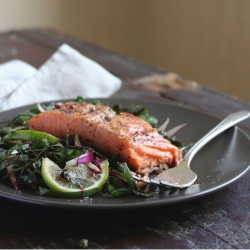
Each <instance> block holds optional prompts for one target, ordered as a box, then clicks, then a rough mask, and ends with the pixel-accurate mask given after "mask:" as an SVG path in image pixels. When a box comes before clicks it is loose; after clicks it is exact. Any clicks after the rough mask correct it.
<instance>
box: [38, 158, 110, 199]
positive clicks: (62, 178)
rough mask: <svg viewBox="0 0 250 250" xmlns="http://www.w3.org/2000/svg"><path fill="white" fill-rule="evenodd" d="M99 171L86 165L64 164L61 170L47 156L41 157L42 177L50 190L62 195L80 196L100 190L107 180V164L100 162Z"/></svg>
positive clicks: (89, 194)
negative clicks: (94, 170)
mask: <svg viewBox="0 0 250 250" xmlns="http://www.w3.org/2000/svg"><path fill="white" fill-rule="evenodd" d="M100 166H101V173H100V174H96V173H94V172H92V171H91V169H89V168H88V166H86V165H77V166H66V167H65V168H64V169H63V170H62V169H61V168H60V167H59V166H58V165H57V164H55V163H54V162H53V161H51V160H50V159H49V158H43V159H42V177H43V180H44V182H45V183H46V185H47V186H48V187H49V189H50V190H52V191H55V192H59V193H60V194H61V196H62V197H67V198H81V197H87V196H92V195H93V194H95V193H98V192H100V191H101V189H102V187H103V186H104V185H105V183H106V182H107V180H108V176H109V164H108V161H107V160H105V161H103V162H102V163H101V164H100Z"/></svg>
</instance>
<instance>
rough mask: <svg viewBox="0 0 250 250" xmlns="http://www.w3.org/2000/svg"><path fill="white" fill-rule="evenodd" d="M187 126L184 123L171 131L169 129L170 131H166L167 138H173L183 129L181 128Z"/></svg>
mask: <svg viewBox="0 0 250 250" xmlns="http://www.w3.org/2000/svg"><path fill="white" fill-rule="evenodd" d="M186 125H187V124H186V123H185V124H181V125H179V126H177V127H174V128H172V129H170V130H168V131H167V132H166V133H167V136H168V137H169V138H171V137H173V136H174V135H175V134H176V133H177V132H178V131H179V130H180V129H181V128H183V127H185V126H186Z"/></svg>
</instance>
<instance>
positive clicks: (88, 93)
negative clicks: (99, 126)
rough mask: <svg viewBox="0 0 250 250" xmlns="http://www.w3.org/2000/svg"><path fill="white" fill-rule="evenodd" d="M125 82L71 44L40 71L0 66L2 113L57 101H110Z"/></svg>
mask: <svg viewBox="0 0 250 250" xmlns="http://www.w3.org/2000/svg"><path fill="white" fill-rule="evenodd" d="M121 84H122V82H121V80H120V79H119V78H117V77H115V76H114V75H112V74H111V73H109V72H108V71H107V70H106V69H104V68H103V67H102V66H101V65H99V64H98V63H96V62H94V61H93V60H91V59H89V58H87V57H85V56H83V55H82V54H81V53H79V52H78V51H76V50H75V49H73V48H72V47H70V46H69V45H67V44H63V45H61V46H60V47H59V49H58V50H57V51H56V52H55V53H54V54H53V55H52V56H51V57H50V58H49V59H48V60H47V61H46V62H45V63H44V64H43V65H42V66H41V67H40V68H39V69H38V70H37V69H35V68H34V67H32V66H31V65H29V64H27V63H25V62H23V61H20V60H12V61H9V62H7V63H4V64H1V65H0V111H6V110H8V109H13V108H16V107H20V106H24V105H28V104H34V103H40V102H50V101H55V100H64V99H72V100H73V99H75V98H76V97H77V96H82V97H84V98H107V97H110V96H111V95H112V94H114V93H115V92H116V91H118V90H119V88H120V87H121Z"/></svg>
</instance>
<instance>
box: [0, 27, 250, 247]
mask: <svg viewBox="0 0 250 250" xmlns="http://www.w3.org/2000/svg"><path fill="white" fill-rule="evenodd" d="M63 43H67V44H69V45H70V46H72V47H73V48H75V49H77V50H78V51H79V52H81V53H82V54H84V55H86V56H87V57H89V58H92V59H93V60H95V61H96V62H98V63H99V64H101V65H102V66H103V67H105V68H106V69H107V70H108V71H110V72H111V73H113V74H114V75H116V76H118V77H119V78H121V79H122V80H123V86H122V89H121V90H120V91H119V92H118V93H116V94H115V95H114V96H115V97H119V98H120V97H130V98H135V99H146V100H152V101H158V102H164V103H178V104H180V103H181V104H183V105H185V106H187V107H191V108H193V109H197V110H200V111H203V112H206V113H208V114H211V115H214V116H217V117H219V118H224V117H225V116H226V115H227V114H229V113H231V112H233V111H237V110H250V104H249V103H247V102H244V101H242V100H239V99H237V98H234V97H231V96H229V95H226V94H224V93H221V92H218V91H217V90H215V89H212V88H209V87H207V86H200V85H198V84H196V83H194V82H190V81H187V80H184V79H181V78H180V77H179V76H177V75H175V74H171V73H168V72H166V71H164V70H161V69H158V68H155V67H152V66H150V65H146V64H144V63H142V62H138V61H135V60H133V59H131V58H127V57H124V56H122V55H119V54H116V53H113V52H112V51H108V50H106V49H103V48H101V47H98V46H96V45H93V44H90V43H87V42H85V41H82V40H79V39H76V38H73V37H71V36H68V35H65V34H63V33H61V32H58V31H55V30H50V29H34V30H23V31H12V32H9V33H5V34H1V35H0V63H3V62H6V61H8V60H11V59H21V60H24V61H26V62H27V63H30V64H31V65H33V66H35V67H39V66H41V65H42V64H43V63H44V62H45V61H46V60H47V59H48V58H49V57H50V56H51V55H52V53H54V52H55V51H56V49H57V48H58V47H59V46H60V45H61V44H63ZM241 128H242V129H243V130H244V131H245V132H246V133H247V134H248V135H249V134H250V122H249V120H248V121H245V122H243V123H241ZM249 178H250V172H247V173H246V174H245V175H244V176H243V177H241V178H240V179H239V180H237V181H236V182H234V183H233V184H231V185H229V186H227V187H226V188H224V189H223V190H220V191H217V192H215V193H213V194H210V195H207V196H205V197H203V198H199V199H196V200H192V201H188V202H185V203H180V204H174V205H171V206H164V207H159V208H158V207H156V208H154V209H152V208H151V209H145V210H143V211H141V210H140V211H128V212H124V211H123V212H122V213H119V212H112V213H91V212H88V213H83V212H79V211H74V212H72V211H65V210H63V209H62V210H61V209H51V208H47V207H39V206H35V205H33V206H31V205H28V204H23V203H17V202H13V201H10V200H6V199H0V225H1V227H0V248H81V244H79V241H81V240H82V239H87V240H88V248H128V249H129V248H172V249H174V248H179V249H180V248H250V184H249V183H250V182H249Z"/></svg>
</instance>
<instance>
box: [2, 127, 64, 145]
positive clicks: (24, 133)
mask: <svg viewBox="0 0 250 250" xmlns="http://www.w3.org/2000/svg"><path fill="white" fill-rule="evenodd" d="M3 141H4V142H9V143H19V142H20V141H44V142H49V143H51V144H55V143H58V142H60V139H59V138H57V137H55V136H53V135H51V134H48V133H45V132H40V131H35V130H28V129H27V130H14V131H12V132H10V133H8V134H7V135H5V136H4V137H3Z"/></svg>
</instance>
